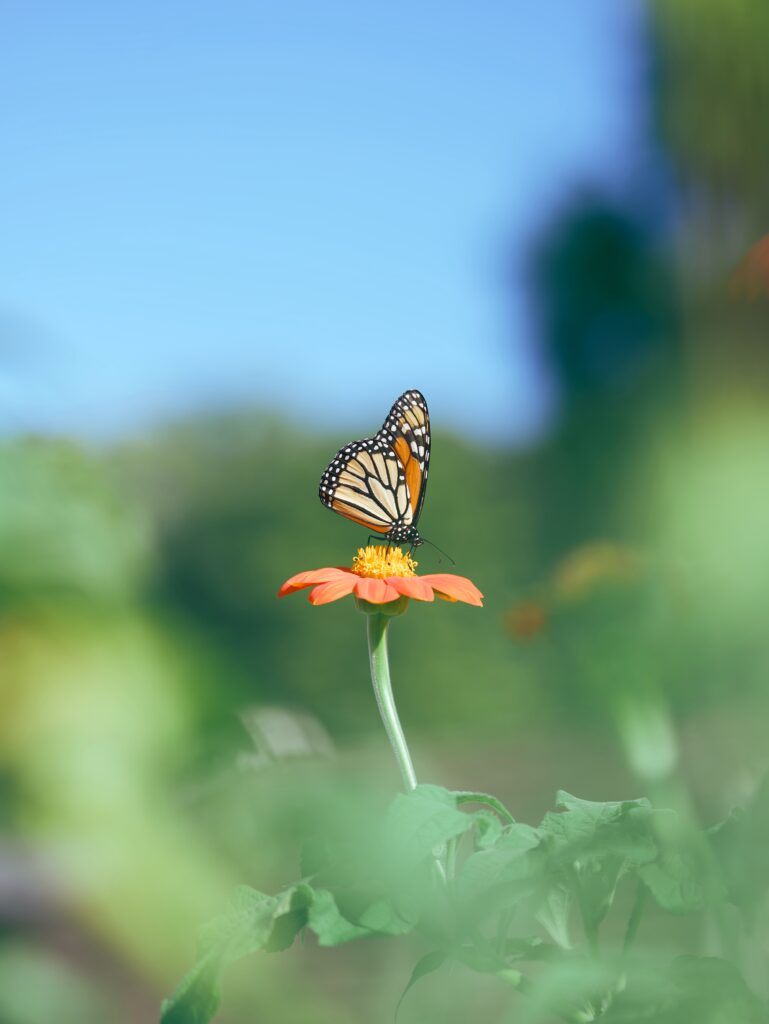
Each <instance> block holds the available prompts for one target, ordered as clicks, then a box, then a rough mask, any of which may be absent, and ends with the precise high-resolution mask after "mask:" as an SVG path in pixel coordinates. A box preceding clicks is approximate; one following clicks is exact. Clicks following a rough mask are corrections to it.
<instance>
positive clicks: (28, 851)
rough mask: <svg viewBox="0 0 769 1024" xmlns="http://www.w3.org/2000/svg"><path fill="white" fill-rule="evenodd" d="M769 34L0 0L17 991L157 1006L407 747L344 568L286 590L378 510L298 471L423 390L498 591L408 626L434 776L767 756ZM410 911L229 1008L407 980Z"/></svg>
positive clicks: (441, 993)
mask: <svg viewBox="0 0 769 1024" xmlns="http://www.w3.org/2000/svg"><path fill="white" fill-rule="evenodd" d="M768 50H769V7H767V5H766V4H765V3H764V0H732V2H731V3H729V4H725V3H722V2H720V0H658V2H649V3H641V2H640V0H639V2H633V0H628V2H626V3H623V4H618V3H616V2H615V0H584V2H582V3H580V4H573V3H571V2H569V0H547V2H543V3H539V4H537V5H512V4H505V3H502V2H495V3H492V4H490V5H487V6H486V7H485V8H484V10H483V11H480V10H479V9H478V8H477V7H476V8H472V9H471V7H469V6H460V5H446V4H439V3H437V2H428V3H423V4H419V5H416V6H415V5H407V4H401V3H396V4H389V5H387V6H386V7H385V6H381V5H373V6H372V5H363V6H361V5H356V4H352V3H347V2H344V0H328V2H326V3H324V4H311V3H308V2H304V0H290V2H287V3H282V4H274V3H269V2H259V3H246V2H238V0H228V2H225V3H221V4H216V5H213V4H206V3H192V4H182V3H180V2H177V0H171V2H169V3H166V4H163V5H160V6H158V5H155V4H150V3H149V2H146V0H138V2H135V3H133V4H130V5H128V4H122V3H118V4H108V5H101V4H96V3H94V2H93V0H80V2H78V0H74V2H72V3H68V4H66V5H62V4H56V3H51V2H44V0H42V2H24V3H22V2H15V0H10V2H6V3H4V4H3V5H2V8H0V105H1V106H2V125H3V128H2V137H3V152H4V157H3V160H2V169H0V183H1V184H2V188H1V189H0V205H1V207H2V224H3V228H2V243H0V280H1V281H2V291H1V292H0V429H1V430H2V440H1V442H0V1021H2V1022H3V1024H42V1022H43V1021H49V1020H51V1019H54V1018H55V1019H56V1020H57V1021H59V1022H61V1024H69V1022H77V1024H92V1022H93V1024H97V1022H101V1021H104V1020H110V1021H115V1022H116V1024H134V1022H136V1024H138V1022H143V1021H150V1020H154V1019H155V1017H156V1014H157V1008H158V1005H159V1002H160V998H161V996H162V995H163V994H164V993H167V992H168V991H170V989H171V988H172V987H173V985H174V984H175V982H176V980H177V978H178V976H179V975H180V973H181V972H182V971H183V969H184V968H185V967H186V966H187V965H188V964H189V963H190V962H191V959H192V955H193V950H194V934H195V929H196V927H197V926H198V925H199V924H200V923H202V922H203V921H204V920H205V919H206V918H207V917H210V916H211V915H213V914H215V913H217V912H218V910H219V908H220V907H221V905H222V903H223V902H224V900H225V899H226V896H227V894H228V892H229V891H230V890H231V888H232V887H233V886H234V885H235V884H237V883H239V882H247V883H249V884H252V885H254V886H256V887H257V888H260V889H263V890H266V891H271V890H274V889H276V888H277V887H279V886H282V885H284V884H288V883H290V882H291V881H293V880H294V879H296V878H297V876H298V875H299V849H300V846H301V843H302V841H303V839H305V838H306V837H307V835H308V834H310V833H311V832H312V829H313V828H314V827H315V824H317V820H318V818H319V817H321V816H323V815H328V814H337V813H340V814H341V813H343V811H342V810H340V808H347V809H349V808H350V807H354V806H356V802H359V803H362V804H365V805H366V806H369V807H370V806H371V805H372V803H373V805H375V806H376V804H377V801H380V802H381V805H382V806H384V804H385V803H386V801H387V800H388V798H389V797H390V795H391V794H392V793H393V792H394V791H395V789H396V788H397V785H398V778H397V774H396V772H395V769H394V766H393V765H392V763H391V761H390V758H389V756H388V750H387V747H386V742H385V739H384V736H383V733H382V730H381V728H380V726H379V723H378V720H377V715H376V708H375V705H374V701H373V698H372V695H371V692H370V687H369V682H368V676H367V664H366V652H365V638H364V629H363V624H362V621H361V619H360V617H359V616H358V615H356V613H355V611H354V609H353V607H352V604H351V603H350V602H349V601H348V602H340V603H338V604H335V605H331V606H328V607H325V608H320V609H313V608H311V607H309V606H308V605H307V604H306V602H305V601H304V600H302V598H301V597H295V598H292V599H290V600H288V601H285V602H281V603H278V602H277V601H276V600H275V592H276V590H277V588H278V586H279V585H280V583H281V582H282V581H283V580H284V579H285V578H286V577H287V576H289V575H292V574H293V573H294V572H297V571H299V570H301V569H306V568H312V567H316V566H321V565H330V564H331V565H333V564H345V563H348V562H349V560H350V558H351V556H352V554H353V552H354V550H355V548H356V547H357V545H358V544H361V543H363V542H364V541H365V535H364V531H362V530H360V529H358V528H357V527H355V526H353V525H352V524H350V523H348V522H346V521H344V520H342V519H341V518H339V517H336V516H332V515H330V514H329V513H328V512H327V511H326V510H324V509H323V508H322V507H321V505H320V503H319V502H318V500H317V481H318V479H319V476H320V473H321V471H322V470H323V468H324V467H325V465H326V463H327V461H328V460H329V458H330V457H331V455H333V453H334V452H335V451H336V449H337V448H338V447H340V445H341V444H342V443H344V442H345V441H346V440H348V439H351V438H354V437H360V436H366V435H368V434H370V433H372V432H373V431H374V430H376V429H377V428H378V426H379V425H380V423H381V421H382V419H383V418H384V415H385V413H386V411H387V409H388V408H389V404H390V403H391V402H392V401H393V399H394V398H395V397H396V396H397V395H398V394H399V393H400V392H401V391H403V390H405V389H406V388H409V387H418V388H420V389H421V390H422V391H424V393H425V394H426V396H427V399H428V401H429V403H430V408H431V414H432V419H433V438H434V439H433V462H432V470H431V478H430V487H429V494H428V498H427V502H426V506H425V511H424V514H423V519H422V525H423V527H424V532H425V533H426V535H427V536H428V537H429V538H430V539H431V540H434V541H435V543H437V544H439V545H440V546H441V547H442V548H444V549H446V550H447V551H448V552H450V554H451V555H452V556H453V558H454V559H455V560H456V571H457V572H460V573H462V574H464V575H467V576H469V577H470V578H472V579H473V580H474V581H475V582H476V583H477V584H478V585H479V586H480V588H481V589H482V590H483V592H484V593H485V595H486V604H485V608H484V609H483V610H482V611H477V610H475V609H471V608H466V607H463V606H450V605H446V604H443V603H441V606H440V607H432V606H415V605H412V608H411V609H410V610H409V613H408V615H406V616H405V617H404V618H402V619H400V620H399V621H398V622H397V623H396V625H395V628H394V629H393V633H392V660H393V673H394V680H395V686H396V696H397V699H398V702H399V706H400V709H401V714H402V718H403V721H404V724H405V726H406V729H407V732H408V734H409V736H410V739H411V742H412V746H413V750H414V755H415V761H416V767H417V772H418V774H419V776H420V778H421V779H422V780H423V781H430V782H435V783H439V784H443V785H447V786H450V787H456V788H463V789H472V790H487V791H491V792H495V793H497V794H498V795H499V796H500V797H501V798H503V799H504V800H505V801H506V802H507V803H508V805H509V806H510V807H511V809H512V810H513V812H514V813H515V814H516V816H517V817H519V818H521V819H524V820H531V821H533V822H535V821H537V820H539V818H540V817H541V815H542V814H543V813H544V811H545V810H547V809H548V808H549V807H550V806H551V805H552V800H553V794H554V792H555V790H556V788H558V787H562V788H565V789H568V790H570V791H572V792H576V793H577V794H578V795H580V796H583V797H587V798H592V799H616V798H626V797H635V796H640V795H643V794H646V795H650V796H652V797H653V798H654V799H655V800H656V801H657V802H661V801H668V802H671V801H672V802H678V803H679V805H680V804H682V803H683V804H685V805H686V806H687V807H688V808H689V809H690V811H691V813H693V814H695V815H696V816H697V817H698V818H699V819H700V820H701V821H702V823H703V824H705V825H708V824H711V823H712V822H713V821H715V820H717V819H718V818H719V817H720V816H722V815H723V814H724V813H725V812H726V811H728V809H729V807H731V806H732V805H733V804H734V803H736V802H738V801H740V800H743V799H746V798H747V797H749V795H750V794H751V792H752V791H753V789H754V788H755V786H756V784H757V782H758V780H759V779H760V778H761V776H762V773H763V771H764V769H765V768H766V761H767V753H766V739H765V737H766V722H767V714H768V713H769V694H768V693H767V684H766V680H767V671H769V647H768V646H767V640H766V633H767V626H766V621H767V620H766V609H767V607H769V603H768V599H769V540H767V527H766V523H767V509H768V508H769V407H768V406H767V401H766V395H767V385H769V345H768V344H767V343H768V341H769V332H768V330H767V328H768V327H769V313H768V310H769V304H768V303H767V302H766V301H765V300H763V299H762V298H761V297H758V298H754V299H753V300H750V301H749V300H748V299H747V298H746V297H745V296H744V295H739V294H735V292H734V290H730V289H729V287H728V281H729V277H730V274H731V272H732V270H733V268H734V267H735V265H736V264H737V263H738V262H739V260H740V258H741V256H742V255H743V253H744V252H745V251H746V249H747V248H748V247H749V246H750V245H752V244H753V243H754V242H755V241H756V240H757V239H758V238H759V237H760V236H761V235H763V234H764V233H765V232H766V231H767V230H769V184H768V183H769V133H767V125H768V124H769V62H767V60H766V54H767V52H768ZM752 290H753V291H758V290H759V288H754V289H752ZM419 555H420V558H421V564H422V569H423V570H427V571H436V570H439V569H446V568H447V565H446V563H445V562H443V563H440V562H439V558H440V556H439V555H437V554H436V553H435V552H434V551H432V550H431V549H428V548H422V549H421V550H420V552H419ZM344 813H346V812H344ZM650 928H651V929H652V931H650V932H649V933H648V934H647V936H646V940H647V941H654V933H653V923H652V925H651V926H650ZM668 939H669V936H666V941H667V940H668ZM409 941H410V940H403V941H400V942H398V943H388V942H385V941H372V942H371V943H368V944H363V945H361V946H356V947H349V948H347V947H345V948H344V949H341V950H319V949H317V948H315V947H314V946H313V944H312V943H311V942H309V941H308V942H307V943H306V944H305V945H303V946H297V948H295V949H293V950H292V951H291V952H289V953H287V954H282V955H281V956H280V957H278V956H271V955H260V956H258V957H256V958H252V959H251V960H250V961H247V962H246V963H245V964H244V965H243V966H242V967H238V968H235V969H233V970H232V971H231V972H230V974H229V975H228V977H227V983H226V987H225V1001H224V1005H223V1012H222V1020H223V1021H225V1022H226V1021H229V1022H231V1024H239V1022H243V1024H245V1022H246V1021H249V1022H250V1021H253V1020H262V1019H264V1020H280V1021H281V1022H282V1024H292V1022H297V1024H299V1022H312V1024H315V1022H317V1024H325V1022H332V1021H333V1022H335V1024H336V1022H338V1024H344V1022H354V1021H361V1020H371V1021H374V1020H385V1019H389V1014H391V1012H392V1007H393V1006H394V1003H395V1001H396V1000H397V996H398V994H399V992H400V990H401V989H402V988H403V985H404V984H405V981H406V979H407V978H408V974H409V971H410V969H411V966H412V965H413V962H414V960H415V959H416V957H417V956H418V955H419V953H420V952H421V951H420V950H419V948H418V946H417V944H416V942H415V943H414V945H413V946H409ZM457 970H459V969H457ZM753 980H754V981H755V983H756V984H761V982H760V980H755V979H753ZM763 984H765V980H764V982H763ZM506 998H507V997H506V994H505V993H500V992H498V991H496V990H494V991H491V990H490V989H489V986H488V985H487V984H486V983H485V982H484V981H483V979H481V981H478V980H477V979H474V978H472V977H470V976H469V974H465V975H462V974H459V973H451V974H450V975H447V976H444V977H443V978H442V980H441V982H440V983H437V982H436V983H435V984H432V982H431V980H430V979H428V980H426V981H425V982H424V983H423V985H422V987H421V988H419V989H415V991H414V993H413V995H411V996H410V998H409V1002H408V1003H407V1004H404V1007H403V1011H402V1017H401V1019H402V1021H405V1022H406V1024H408V1022H410V1021H424V1020H427V1019H436V1020H441V1021H443V1022H453V1021H457V1022H459V1021H462V1022H464V1021H466V1020H468V1019H484V1020H488V1021H496V1020H500V1021H502V1020H508V1019H512V1018H510V1017H509V1012H510V1010H509V1004H508V1003H507V1002H506V1001H505V1000H506Z"/></svg>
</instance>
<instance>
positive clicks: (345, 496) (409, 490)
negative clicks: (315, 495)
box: [319, 389, 430, 547]
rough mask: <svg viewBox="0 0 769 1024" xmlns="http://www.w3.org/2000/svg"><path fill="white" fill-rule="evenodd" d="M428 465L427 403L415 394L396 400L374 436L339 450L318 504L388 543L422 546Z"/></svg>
mask: <svg viewBox="0 0 769 1024" xmlns="http://www.w3.org/2000/svg"><path fill="white" fill-rule="evenodd" d="M429 463H430V417H429V413H428V411H427V403H426V402H425V399H424V396H423V395H422V394H421V393H420V392H419V391H416V390H414V389H412V390H410V391H405V392H404V393H403V394H402V395H401V396H400V398H398V399H396V401H395V402H394V403H393V406H392V408H391V409H390V412H389V413H388V415H387V418H386V419H385V421H384V423H383V424H382V427H381V429H380V430H379V431H378V432H377V433H376V434H375V435H374V437H370V438H364V439H363V440H361V441H351V442H350V443H349V444H347V445H345V446H344V447H343V448H340V449H339V451H338V452H337V453H336V455H335V456H334V458H333V459H332V460H331V462H330V463H329V465H328V468H327V469H326V471H325V473H324V474H323V476H322V477H321V481H320V488H319V495H320V500H321V501H322V502H323V504H324V505H325V506H326V507H327V508H330V509H332V510H333V511H334V512H338V513H339V514H340V515H343V516H345V517H346V518H347V519H350V520H352V521H353V522H355V523H359V524H360V525H361V526H365V527H367V528H368V529H369V530H370V531H371V532H372V533H376V534H379V535H381V537H382V538H383V539H384V540H387V541H393V542H395V543H396V544H404V543H406V544H411V545H412V547H418V546H419V545H420V544H422V543H423V541H422V538H421V536H420V535H419V531H418V529H417V523H418V521H419V516H420V513H421V511H422V505H423V503H424V498H425V488H426V485H427V470H428V467H429Z"/></svg>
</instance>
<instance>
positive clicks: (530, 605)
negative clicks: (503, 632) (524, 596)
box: [505, 601, 548, 640]
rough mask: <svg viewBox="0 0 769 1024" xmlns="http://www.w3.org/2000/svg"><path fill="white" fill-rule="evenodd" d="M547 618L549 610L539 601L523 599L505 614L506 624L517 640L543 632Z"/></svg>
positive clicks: (526, 638) (529, 637)
mask: <svg viewBox="0 0 769 1024" xmlns="http://www.w3.org/2000/svg"><path fill="white" fill-rule="evenodd" d="M547 619H548V615H547V611H546V610H545V607H544V606H543V605H542V604H540V603H539V602H538V601H521V602H520V604H517V605H514V606H513V607H512V608H511V609H510V611H509V612H508V613H507V615H506V616H505V626H506V628H507V631H508V633H510V634H512V636H514V637H515V638H516V639H517V640H530V639H531V638H532V637H535V636H536V635H537V634H538V633H541V632H542V630H543V629H544V628H545V626H546V625H547Z"/></svg>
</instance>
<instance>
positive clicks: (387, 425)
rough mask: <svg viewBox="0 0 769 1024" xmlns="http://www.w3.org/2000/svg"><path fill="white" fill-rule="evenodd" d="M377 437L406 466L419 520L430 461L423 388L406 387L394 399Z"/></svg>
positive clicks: (409, 487)
mask: <svg viewBox="0 0 769 1024" xmlns="http://www.w3.org/2000/svg"><path fill="white" fill-rule="evenodd" d="M377 440H381V441H383V442H385V443H388V444H389V445H390V446H391V447H392V449H393V450H394V451H395V454H396V455H397V457H398V460H399V462H400V463H401V465H402V466H403V471H404V474H405V477H406V485H407V487H408V491H409V502H410V504H411V512H412V517H413V521H414V523H415V524H416V522H417V520H418V519H419V514H420V512H421V511H422V504H423V503H424V500H425V490H426V485H427V471H428V469H429V465H430V414H429V413H428V411H427V402H426V401H425V399H424V395H423V394H422V393H421V392H420V391H416V390H413V389H412V390H411V391H406V392H404V394H402V395H401V397H400V398H398V399H397V400H396V401H395V402H394V404H393V407H392V409H390V412H389V413H388V416H387V419H386V420H385V421H384V424H383V425H382V429H381V430H380V431H379V433H378V434H377Z"/></svg>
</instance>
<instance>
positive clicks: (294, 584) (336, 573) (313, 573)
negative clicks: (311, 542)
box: [278, 566, 352, 597]
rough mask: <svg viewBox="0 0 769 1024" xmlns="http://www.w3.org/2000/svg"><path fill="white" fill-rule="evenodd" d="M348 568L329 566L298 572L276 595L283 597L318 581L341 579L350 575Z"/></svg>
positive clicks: (327, 581) (328, 581) (311, 585)
mask: <svg viewBox="0 0 769 1024" xmlns="http://www.w3.org/2000/svg"><path fill="white" fill-rule="evenodd" d="M351 575H352V573H351V572H350V570H349V569H339V568H334V567H333V566H332V567H329V568H327V569H310V570H308V571H307V572H298V573H297V574H296V576H292V577H291V579H290V580H286V582H285V583H284V584H283V586H282V587H281V588H280V590H279V591H278V597H285V596H286V595H287V594H294V593H296V591H297V590H302V589H304V587H314V586H316V585H317V584H318V583H330V582H331V580H336V579H341V578H342V577H343V576H351Z"/></svg>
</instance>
